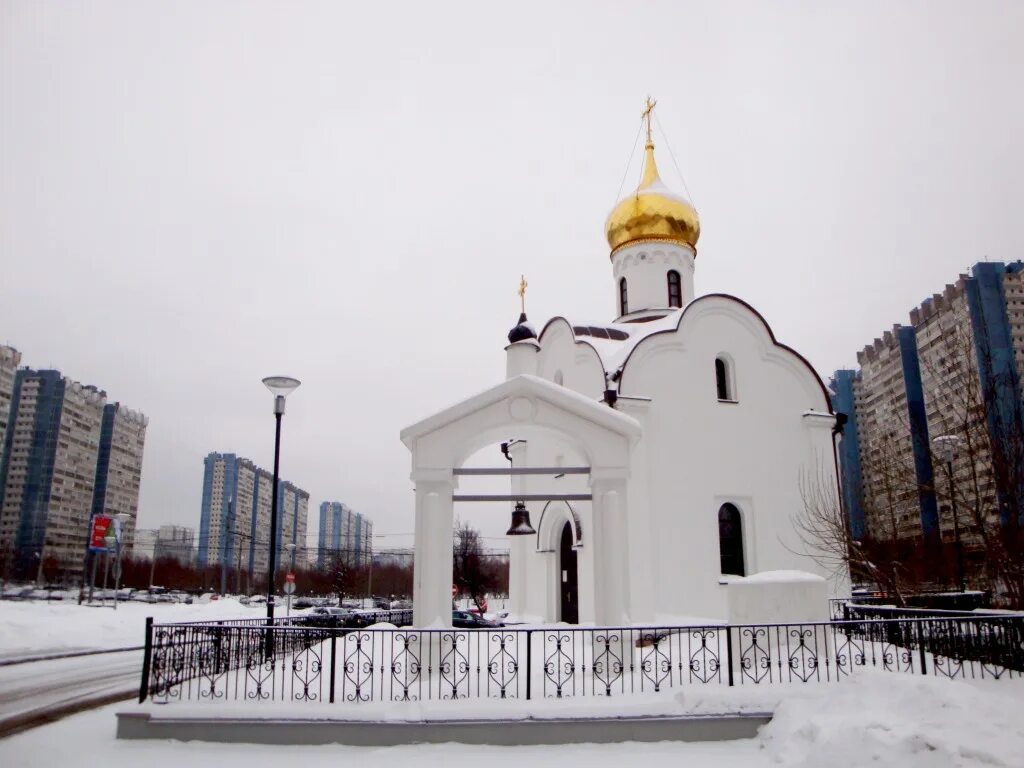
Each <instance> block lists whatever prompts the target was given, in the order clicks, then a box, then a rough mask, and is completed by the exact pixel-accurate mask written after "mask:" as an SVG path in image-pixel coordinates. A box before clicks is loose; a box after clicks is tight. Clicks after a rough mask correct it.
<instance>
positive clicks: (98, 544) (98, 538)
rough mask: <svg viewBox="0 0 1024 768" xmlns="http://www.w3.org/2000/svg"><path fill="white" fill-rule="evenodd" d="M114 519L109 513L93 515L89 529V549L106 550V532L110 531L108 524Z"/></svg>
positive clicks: (94, 550)
mask: <svg viewBox="0 0 1024 768" xmlns="http://www.w3.org/2000/svg"><path fill="white" fill-rule="evenodd" d="M113 521H114V518H112V517H111V516H110V515H93V516H92V520H91V527H90V529H89V551H90V552H106V551H107V542H106V537H107V533H108V532H109V531H110V524H111V523H112V522H113Z"/></svg>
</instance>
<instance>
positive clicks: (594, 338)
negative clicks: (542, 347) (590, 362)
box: [540, 309, 680, 374]
mask: <svg viewBox="0 0 1024 768" xmlns="http://www.w3.org/2000/svg"><path fill="white" fill-rule="evenodd" d="M679 312H680V311H679V310H677V309H673V310H671V311H670V312H669V313H668V314H667V315H666V316H665V317H661V318H658V319H657V320H650V321H648V322H646V323H579V322H572V321H571V320H569V319H567V318H564V317H553V318H551V320H549V321H548V323H547V325H545V326H544V330H543V331H541V333H540V335H541V336H542V337H543V336H544V332H545V331H547V329H548V327H549V326H550V325H551V324H552V323H553V322H555V321H556V320H563V321H564V322H566V323H568V324H569V326H570V327H571V328H572V332H573V336H575V337H576V341H577V342H581V343H583V344H588V345H590V346H591V347H593V349H594V351H595V352H597V356H598V357H599V358H600V359H601V365H602V366H603V367H604V369H605V371H607V372H608V373H609V374H613V373H615V371H617V370H618V369H619V368H621V367H622V364H623V363H624V362H625V361H626V358H627V357H629V353H630V352H632V351H633V348H634V347H635V346H636V345H637V344H639V343H640V342H641V341H642V340H643V339H645V338H647V337H648V336H650V335H652V334H654V333H659V332H661V331H670V330H675V328H676V326H677V325H678V324H679Z"/></svg>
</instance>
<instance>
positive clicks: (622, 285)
mask: <svg viewBox="0 0 1024 768" xmlns="http://www.w3.org/2000/svg"><path fill="white" fill-rule="evenodd" d="M619 309H620V310H622V311H621V312H620V314H623V315H625V314H628V313H629V300H628V299H627V298H626V278H624V277H622V278H619Z"/></svg>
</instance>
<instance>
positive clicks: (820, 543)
mask: <svg viewBox="0 0 1024 768" xmlns="http://www.w3.org/2000/svg"><path fill="white" fill-rule="evenodd" d="M800 498H801V502H802V503H801V509H800V510H799V511H798V513H797V515H796V519H795V521H794V528H795V529H796V535H797V538H798V539H799V541H800V545H801V548H800V550H799V551H798V552H797V553H798V554H802V555H805V556H807V557H810V558H811V559H812V560H814V561H815V562H816V563H818V565H820V566H821V567H822V568H824V569H825V570H827V571H829V572H831V573H835V574H841V573H844V572H849V574H850V578H851V580H852V581H853V583H855V584H856V583H861V584H864V583H868V584H872V585H874V586H875V587H877V588H878V589H879V590H880V591H882V592H885V593H886V594H888V595H890V596H891V597H892V599H893V600H894V601H895V602H896V603H897V604H898V605H906V599H907V596H908V595H910V594H912V593H913V592H915V591H917V590H918V589H920V584H921V578H920V576H921V571H920V568H919V567H918V558H917V557H916V552H915V551H914V550H915V549H916V548H917V544H916V542H914V541H913V540H909V539H906V538H901V537H899V536H898V535H897V534H896V527H895V525H894V526H893V528H892V529H891V531H892V533H891V536H890V537H888V538H887V539H883V540H879V539H875V538H872V537H869V536H865V537H861V538H860V539H858V538H856V537H854V536H853V533H852V532H851V529H850V521H849V517H848V516H847V513H846V510H845V509H844V508H843V505H842V502H841V501H840V496H839V489H838V488H837V486H836V479H835V475H834V473H833V472H831V471H827V470H825V469H823V468H821V467H820V466H819V467H818V468H816V469H815V470H814V471H809V472H805V473H803V474H802V476H801V478H800ZM881 498H882V499H887V498H889V497H887V496H885V495H884V494H883V495H882V496H881ZM891 509H892V508H891V507H890V508H889V509H888V510H886V511H891ZM879 519H881V520H883V521H884V520H885V519H886V517H885V516H881V517H880V518H879Z"/></svg>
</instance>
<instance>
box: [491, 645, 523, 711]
mask: <svg viewBox="0 0 1024 768" xmlns="http://www.w3.org/2000/svg"><path fill="white" fill-rule="evenodd" d="M488 634H489V635H490V642H491V645H492V646H496V647H497V650H496V651H495V652H494V653H493V654H492V655H491V657H490V658H489V659H488V660H487V675H488V678H489V680H490V681H491V682H493V683H494V684H495V685H496V686H497V687H498V692H499V695H500V697H501V698H503V699H504V698H506V695H507V694H508V689H509V688H510V687H511V686H512V684H513V683H514V682H516V680H517V678H518V677H519V660H518V658H517V655H516V651H517V650H518V648H517V637H516V633H515V632H489V633H488Z"/></svg>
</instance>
